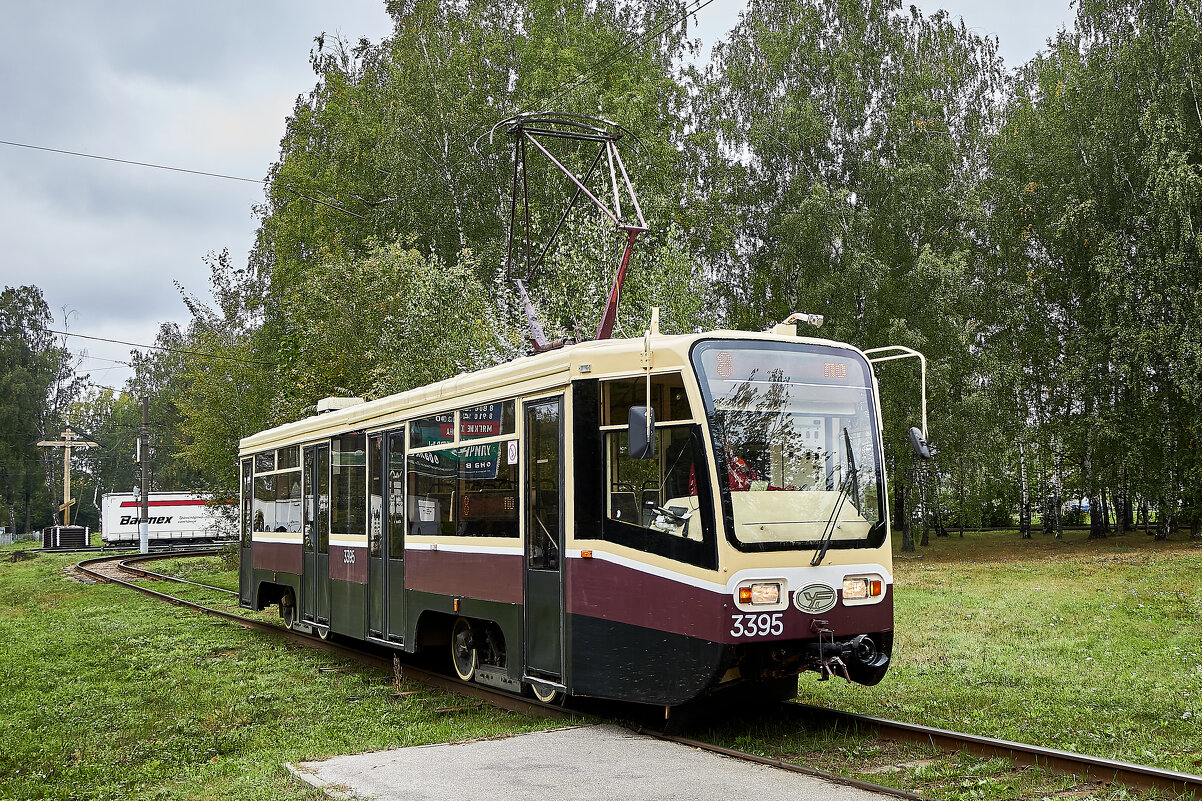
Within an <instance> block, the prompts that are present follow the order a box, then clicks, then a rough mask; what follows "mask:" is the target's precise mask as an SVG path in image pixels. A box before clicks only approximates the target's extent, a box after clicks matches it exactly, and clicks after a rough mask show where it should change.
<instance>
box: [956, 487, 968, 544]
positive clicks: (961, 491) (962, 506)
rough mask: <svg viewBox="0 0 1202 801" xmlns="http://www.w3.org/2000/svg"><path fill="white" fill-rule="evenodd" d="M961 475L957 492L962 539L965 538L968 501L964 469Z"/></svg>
mask: <svg viewBox="0 0 1202 801" xmlns="http://www.w3.org/2000/svg"><path fill="white" fill-rule="evenodd" d="M960 476H961V481H960V486H958V487H957V488H956V492H957V493H958V494H959V496H960V539H964V504H965V503H966V501H965V499H964V481H963V476H964V472H963V471H961V472H960Z"/></svg>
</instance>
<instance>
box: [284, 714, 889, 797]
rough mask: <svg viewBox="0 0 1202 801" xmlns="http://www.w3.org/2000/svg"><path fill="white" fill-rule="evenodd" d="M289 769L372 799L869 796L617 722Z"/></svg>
mask: <svg viewBox="0 0 1202 801" xmlns="http://www.w3.org/2000/svg"><path fill="white" fill-rule="evenodd" d="M293 772H294V773H295V774H297V775H298V776H300V777H301V778H302V779H304V780H305V781H308V782H309V783H310V784H313V785H315V786H321V787H325V788H326V790H327V792H330V791H334V792H331V794H332V795H335V797H338V795H337V792H338V791H339V790H349V791H350V792H351V794H350V795H344V796H343V797H350V798H353V797H358V798H372V799H378V801H400V800H401V799H404V800H405V801H410V800H411V799H422V800H423V801H425V799H431V800H432V801H440V800H441V799H447V801H468V800H469V799H487V800H488V801H518V800H519V799H521V800H522V801H526V799H533V800H535V801H606V799H622V801H643V800H644V799H645V800H646V801H653V800H654V801H672V799H680V801H732V799H790V801H802V800H803V799H823V801H869V800H870V799H879V798H880V796H878V795H876V794H874V793H870V792H868V791H866V790H860V789H858V788H853V787H846V786H844V785H840V784H835V783H832V782H828V781H824V780H823V779H818V778H814V777H812V776H805V775H802V774H797V773H791V772H789V771H786V770H781V769H779V768H773V767H769V766H766V765H757V764H753V763H750V762H742V761H740V760H736V759H732V758H730V757H724V756H720V755H718V754H712V753H709V752H707V751H699V750H697V749H695V748H689V747H687V746H683V745H678V744H676V743H669V742H664V741H662V740H656V739H655V738H652V737H646V736H642V735H638V734H635V733H633V732H631V731H628V730H626V729H622V728H619V727H617V726H581V727H577V728H572V729H559V730H556V731H547V732H537V733H534V734H522V735H517V736H514V737H507V738H504V739H500V740H477V741H473V742H467V743H459V744H455V745H427V746H418V747H414V748H397V749H394V750H391V751H376V752H372V753H368V754H356V755H353V756H342V757H334V758H332V759H326V760H323V761H321V762H303V763H301V764H300V765H299V766H297V767H296V768H294V769H293Z"/></svg>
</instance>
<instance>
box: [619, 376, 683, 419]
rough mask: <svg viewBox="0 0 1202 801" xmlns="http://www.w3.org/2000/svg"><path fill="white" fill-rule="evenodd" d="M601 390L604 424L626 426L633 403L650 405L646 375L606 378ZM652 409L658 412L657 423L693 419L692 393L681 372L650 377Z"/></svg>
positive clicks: (634, 404) (656, 414) (635, 404)
mask: <svg viewBox="0 0 1202 801" xmlns="http://www.w3.org/2000/svg"><path fill="white" fill-rule="evenodd" d="M602 390H603V392H604V393H605V399H604V402H605V416H604V418H605V419H604V423H603V424H604V425H625V424H626V415H627V413H628V412H629V411H630V407H631V406H646V405H647V379H646V378H643V377H638V378H618V379H615V380H613V381H606V382H605V383H604V384H603V386H602ZM651 408H652V409H653V410H654V411H655V420H656V422H659V423H667V422H670V421H674V420H691V419H693V410H692V408H691V407H690V404H689V396H688V395H686V394H685V391H684V380H683V379H682V378H681V375H680V373H666V374H663V375H653V376H651Z"/></svg>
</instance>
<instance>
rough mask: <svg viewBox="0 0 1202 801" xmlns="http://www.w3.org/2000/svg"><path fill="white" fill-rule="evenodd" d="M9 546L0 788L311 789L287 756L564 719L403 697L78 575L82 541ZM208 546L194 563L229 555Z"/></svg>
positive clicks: (1, 633) (68, 792) (30, 791)
mask: <svg viewBox="0 0 1202 801" xmlns="http://www.w3.org/2000/svg"><path fill="white" fill-rule="evenodd" d="M12 550H13V549H9V548H5V549H2V550H0V609H2V610H3V611H0V642H2V643H3V644H4V647H3V648H2V649H0V799H41V798H53V799H60V798H61V799H67V798H71V799H75V798H88V799H128V798H145V799H183V798H192V799H223V801H224V800H225V799H256V800H257V799H264V798H272V799H299V798H313V797H315V796H314V795H313V793H312V792H311V791H307V788H305V787H304V786H303V785H300V784H299V783H297V782H296V781H295V780H293V779H291V778H290V777H289V776H288V774H287V773H286V771H285V770H284V768H283V763H285V762H291V761H297V760H305V759H313V758H319V757H324V756H330V755H334V754H342V753H352V752H358V751H364V750H370V749H380V748H387V747H390V746H402V745H417V744H423V743H435V742H447V741H451V740H462V739H470V738H476V737H486V736H494V735H497V734H502V733H506V732H514V731H528V730H535V729H540V728H549V727H552V726H554V725H556V724H554V723H552V722H547V721H538V720H532V719H530V718H527V717H524V716H521V715H517V714H513V713H509V712H504V711H500V710H495V709H491V708H486V707H480V706H478V705H476V704H474V703H471V702H465V701H464V700H463V699H461V698H457V697H455V696H451V695H447V694H444V693H440V692H437V691H433V690H429V689H426V688H423V687H420V686H417V685H409V684H405V685H403V686H401V689H402V690H403V691H404V692H405V693H406V694H404V695H401V696H399V697H398V696H396V695H394V693H396V691H397V689H398V688H397V685H395V683H394V682H393V679H392V676H391V674H390V673H388V672H385V671H379V670H373V669H368V668H364V667H363V666H361V665H359V664H357V663H353V662H348V661H346V660H344V659H341V658H339V657H335V656H331V655H328V654H324V653H321V652H318V651H313V650H310V649H306V648H303V647H298V646H293V645H288V644H285V643H283V642H279V641H276V640H274V639H272V638H270V637H266V636H264V635H263V634H262V633H256V632H253V631H247V630H245V629H242V628H241V627H238V626H236V625H233V624H230V623H225V622H221V621H217V620H214V619H209V618H205V617H204V616H201V615H199V614H197V613H193V612H190V611H187V610H181V609H176V608H174V607H168V606H167V605H165V604H163V603H161V602H156V601H153V600H151V599H149V598H145V597H143V596H141V595H139V594H137V593H131V592H129V591H128V590H123V589H121V588H119V587H116V586H113V585H104V584H98V585H85V584H81V583H79V582H76V581H74V580H72V579H70V578H66V577H64V575H63V569H64V568H65V567H67V566H69V565H72V564H74V563H75V562H76V561H78V560H79V558H80V557H79V555H78V554H75V555H61V556H58V555H39V556H36V557H35V558H33V559H30V560H28V561H20V562H13V561H11V551H12ZM203 561H204V562H207V563H208V565H207V566H206V565H203V564H202V565H199V566H190V567H189V568H188V570H187V572H188V573H190V574H191V575H189V578H193V579H195V580H206V578H211V577H212V576H211V575H210V571H212V570H214V569H217V568H219V567H220V565H219V563H218V560H216V559H209V560H203ZM158 564H159V565H160V566H163V565H164V563H158ZM179 564H181V565H182V562H181V563H179ZM166 567H168V568H170V567H171V565H170V564H169V563H168V564H166ZM227 578H228V576H227ZM214 583H215V582H214ZM225 583H228V582H225ZM187 592H188V594H189V595H192V594H193V593H195V594H196V595H197V596H199V595H203V593H204V591H203V590H199V589H198V588H193V589H192V590H189V591H187ZM210 595H211V594H210ZM199 599H200V598H199V597H198V600H199ZM409 693H412V694H409Z"/></svg>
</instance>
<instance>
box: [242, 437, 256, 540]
mask: <svg viewBox="0 0 1202 801" xmlns="http://www.w3.org/2000/svg"><path fill="white" fill-rule="evenodd" d="M254 494H255V483H254V462H253V461H252V460H250V459H243V460H242V525H241V529H242V547H243V548H249V547H250V532H251V521H252V520H253V519H254V518H253V517H252V510H253V507H254Z"/></svg>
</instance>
